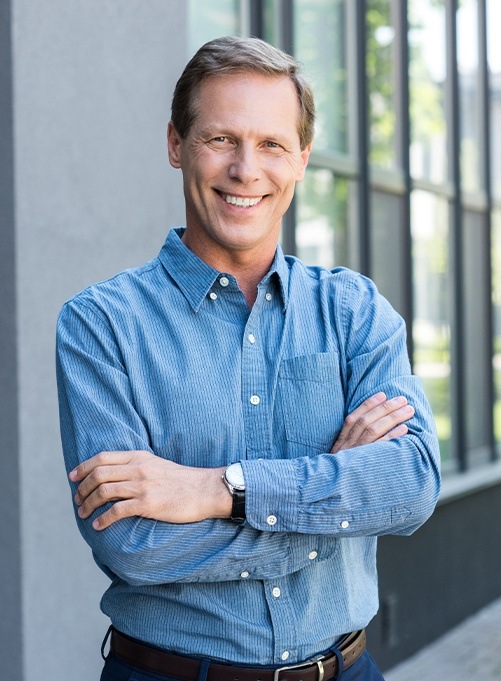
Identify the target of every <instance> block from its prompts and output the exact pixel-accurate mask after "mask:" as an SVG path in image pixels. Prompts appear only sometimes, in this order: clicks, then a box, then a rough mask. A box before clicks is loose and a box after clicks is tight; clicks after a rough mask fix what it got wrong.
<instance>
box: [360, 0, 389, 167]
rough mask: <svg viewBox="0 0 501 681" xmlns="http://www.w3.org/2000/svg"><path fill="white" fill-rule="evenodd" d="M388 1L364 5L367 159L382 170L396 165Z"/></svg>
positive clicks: (375, 1) (371, 0)
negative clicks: (368, 112) (367, 97)
mask: <svg viewBox="0 0 501 681" xmlns="http://www.w3.org/2000/svg"><path fill="white" fill-rule="evenodd" d="M391 5H392V2H391V0H369V2H368V3H367V13H366V22H367V57H366V72H367V83H368V89H369V107H370V151H369V160H370V162H371V163H375V164H377V165H379V166H382V167H385V168H393V167H395V165H396V146H395V123H396V115H395V111H396V105H395V93H396V88H395V87H394V86H395V82H396V77H395V73H394V70H395V64H396V60H395V53H394V51H395V34H396V31H395V28H394V26H393V24H392V17H391Z"/></svg>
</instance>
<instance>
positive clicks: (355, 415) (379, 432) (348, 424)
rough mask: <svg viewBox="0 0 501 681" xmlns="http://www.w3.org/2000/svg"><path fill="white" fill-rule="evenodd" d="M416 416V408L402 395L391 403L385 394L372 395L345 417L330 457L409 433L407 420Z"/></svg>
mask: <svg viewBox="0 0 501 681" xmlns="http://www.w3.org/2000/svg"><path fill="white" fill-rule="evenodd" d="M413 415H414V407H412V406H411V405H410V404H408V403H407V398H405V397H403V396H402V395H400V396H399V397H393V398H392V399H391V400H388V399H386V395H385V394H384V393H382V392H380V393H377V394H376V395H372V397H369V398H368V399H366V400H365V402H362V404H361V405H360V406H359V407H357V408H356V409H355V410H354V411H352V412H351V414H348V416H347V417H346V419H345V421H344V424H343V427H342V429H341V432H340V433H339V436H338V438H337V440H336V442H335V443H334V445H333V446H332V449H331V454H336V453H337V452H339V451H341V450H342V449H351V447H357V446H358V445H366V444H370V443H372V442H380V441H382V440H391V439H393V438H395V437H401V436H402V435H405V434H406V433H407V432H408V428H407V426H406V425H405V421H408V420H409V419H410V418H412V416H413Z"/></svg>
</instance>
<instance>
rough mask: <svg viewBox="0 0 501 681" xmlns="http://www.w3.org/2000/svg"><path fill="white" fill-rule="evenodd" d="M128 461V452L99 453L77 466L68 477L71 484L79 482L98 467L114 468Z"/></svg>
mask: <svg viewBox="0 0 501 681" xmlns="http://www.w3.org/2000/svg"><path fill="white" fill-rule="evenodd" d="M129 460H130V452H99V454H96V455H95V456H92V457H91V458H90V459H87V460H86V461H82V463H80V464H78V466H76V467H75V468H74V469H73V470H72V471H71V472H70V473H69V474H68V477H69V479H70V480H71V481H72V482H80V481H81V480H83V479H84V478H86V477H87V476H88V475H89V474H90V473H92V471H93V470H94V469H95V468H97V467H98V466H115V465H117V464H124V463H127V462H128V461H129Z"/></svg>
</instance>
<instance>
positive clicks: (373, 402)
mask: <svg viewBox="0 0 501 681" xmlns="http://www.w3.org/2000/svg"><path fill="white" fill-rule="evenodd" d="M385 400H386V395H385V394H384V393H383V392H379V393H376V394H375V395H371V397H368V398H367V399H366V400H364V401H363V402H362V404H361V405H359V406H358V407H357V408H356V409H354V410H353V411H352V412H351V413H350V414H348V416H347V417H346V419H345V421H344V424H343V427H342V428H341V432H340V433H339V435H338V437H337V440H336V442H335V443H334V445H333V447H332V449H331V453H335V452H337V451H339V450H340V449H343V448H346V447H347V446H349V443H350V440H351V439H353V428H354V427H355V426H356V424H357V423H358V422H359V421H360V419H362V418H363V417H364V416H365V415H366V414H368V413H369V412H370V411H372V410H373V409H375V408H376V407H377V406H378V405H380V404H382V403H384V402H385Z"/></svg>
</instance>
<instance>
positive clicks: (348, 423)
mask: <svg viewBox="0 0 501 681" xmlns="http://www.w3.org/2000/svg"><path fill="white" fill-rule="evenodd" d="M356 422H357V417H356V416H355V415H354V413H351V414H348V416H347V417H346V418H345V420H344V423H345V425H346V426H348V427H349V428H351V427H352V426H354V425H355V423H356Z"/></svg>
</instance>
